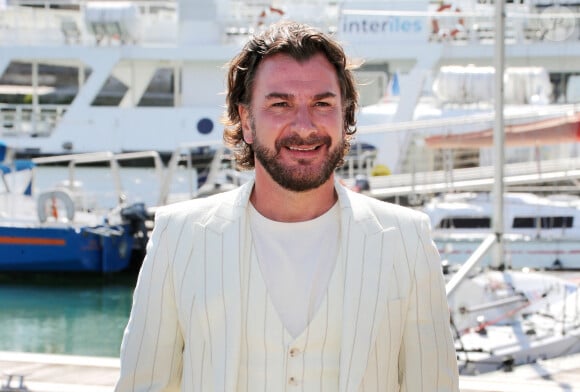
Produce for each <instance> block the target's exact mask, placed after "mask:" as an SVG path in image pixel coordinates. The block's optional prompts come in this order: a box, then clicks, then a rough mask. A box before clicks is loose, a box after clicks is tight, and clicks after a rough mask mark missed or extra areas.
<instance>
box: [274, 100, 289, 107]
mask: <svg viewBox="0 0 580 392" xmlns="http://www.w3.org/2000/svg"><path fill="white" fill-rule="evenodd" d="M272 106H274V107H286V106H288V102H285V101H280V102H274V103H272Z"/></svg>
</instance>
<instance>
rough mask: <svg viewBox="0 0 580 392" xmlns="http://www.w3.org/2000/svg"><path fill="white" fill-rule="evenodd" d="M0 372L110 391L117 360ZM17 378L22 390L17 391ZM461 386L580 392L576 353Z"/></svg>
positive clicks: (17, 356)
mask: <svg viewBox="0 0 580 392" xmlns="http://www.w3.org/2000/svg"><path fill="white" fill-rule="evenodd" d="M0 373H2V379H1V382H0V392H112V391H113V388H114V385H115V382H116V380H117V377H118V375H119V359H117V358H99V357H83V356H71V355H50V354H33V353H19V352H5V351H4V352H0ZM10 375H12V379H11V380H10V381H11V383H10V385H7V383H8V378H9V376H10ZM20 377H23V383H22V386H23V387H24V388H26V389H23V388H20V384H19V381H20V380H19V378H20ZM459 387H460V390H461V392H516V391H518V392H521V391H526V392H536V391H538V392H557V391H558V392H564V391H565V392H576V391H578V392H580V354H576V355H572V356H568V357H560V358H556V359H552V360H549V361H542V362H538V363H535V364H530V365H525V366H520V367H517V368H515V369H514V370H513V371H511V372H493V373H488V374H484V375H480V376H461V377H460V378H459Z"/></svg>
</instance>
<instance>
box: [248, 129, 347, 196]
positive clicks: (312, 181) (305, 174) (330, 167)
mask: <svg viewBox="0 0 580 392" xmlns="http://www.w3.org/2000/svg"><path fill="white" fill-rule="evenodd" d="M254 129H255V127H254V126H253V124H252V133H253V136H254V143H253V149H254V154H255V158H256V160H257V161H258V162H260V164H261V165H262V166H263V167H264V169H265V170H266V172H268V174H269V175H270V176H271V177H272V179H273V180H274V181H276V182H277V183H278V185H280V186H281V187H283V188H284V189H287V190H290V191H294V192H304V191H308V190H311V189H316V188H318V187H319V186H321V185H322V184H324V183H325V182H326V181H327V180H328V179H329V178H330V176H331V175H332V173H333V172H334V170H335V169H336V168H337V166H338V165H339V163H340V162H341V161H342V159H343V157H344V151H345V145H346V143H347V141H346V140H345V139H342V141H341V142H340V143H339V144H338V145H336V146H335V147H334V148H333V149H330V146H331V144H332V140H331V138H330V137H329V136H309V137H308V138H302V137H300V136H298V135H296V134H295V135H291V136H289V137H286V138H283V139H279V140H277V141H276V143H275V146H274V147H275V150H270V149H269V148H268V147H266V146H264V145H262V144H260V142H259V140H258V138H257V137H256V132H255V131H254ZM313 144H320V145H322V146H326V147H327V148H328V149H329V150H328V156H327V159H326V160H325V161H324V162H323V163H322V166H319V165H316V166H313V165H312V164H310V163H309V162H308V161H307V160H298V161H297V162H296V164H295V165H292V166H288V165H284V164H283V163H282V162H281V161H280V160H279V159H278V156H279V154H280V150H281V149H282V148H285V146H289V145H295V146H296V145H313Z"/></svg>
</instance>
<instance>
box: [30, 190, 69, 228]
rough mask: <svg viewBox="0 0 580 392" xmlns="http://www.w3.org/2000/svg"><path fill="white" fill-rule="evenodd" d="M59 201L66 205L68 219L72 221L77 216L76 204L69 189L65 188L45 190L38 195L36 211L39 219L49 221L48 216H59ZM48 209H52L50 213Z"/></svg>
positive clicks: (56, 217)
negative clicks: (65, 189)
mask: <svg viewBox="0 0 580 392" xmlns="http://www.w3.org/2000/svg"><path fill="white" fill-rule="evenodd" d="M57 202H60V203H59V204H61V205H64V208H65V211H66V219H67V220H68V221H69V222H71V221H72V220H73V218H74V217H75V205H74V202H73V199H72V197H71V196H70V194H69V193H68V192H67V191H64V190H54V191H48V192H43V193H41V194H40V195H38V198H37V201H36V212H37V214H38V220H39V221H40V222H41V223H44V222H46V221H47V219H48V217H49V216H51V217H53V218H54V219H55V220H56V219H58V218H59V216H58V214H59V209H58V208H57ZM47 211H50V213H48V212H47Z"/></svg>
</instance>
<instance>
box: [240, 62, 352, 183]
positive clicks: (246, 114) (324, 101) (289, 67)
mask: <svg viewBox="0 0 580 392" xmlns="http://www.w3.org/2000/svg"><path fill="white" fill-rule="evenodd" d="M342 107H343V105H342V97H341V94H340V86H339V83H338V79H337V76H336V71H335V70H334V68H333V66H332V65H331V64H330V63H329V62H328V60H327V59H326V58H325V57H324V56H323V55H322V54H318V55H315V56H313V57H312V58H310V59H309V60H306V61H304V62H301V63H299V62H297V61H296V60H294V59H293V58H292V57H290V56H287V55H284V54H278V55H274V56H272V57H269V58H267V59H265V60H263V62H262V63H261V64H260V66H259V67H258V70H257V72H256V77H255V80H254V89H253V92H252V103H251V107H250V108H247V107H244V106H240V108H239V110H240V115H241V118H242V127H243V132H244V140H245V141H246V143H249V144H252V145H253V149H254V152H255V156H256V176H258V175H261V174H260V173H261V172H265V173H267V174H269V176H270V177H271V178H272V179H273V180H274V181H276V182H277V183H278V184H279V185H281V186H282V187H284V188H286V189H289V190H292V191H296V192H300V191H305V190H310V189H314V188H317V187H319V186H320V185H322V184H323V183H325V182H326V181H328V180H329V179H330V178H331V177H332V175H333V173H334V169H335V168H336V165H337V164H338V162H339V161H340V160H341V159H342V158H343V148H344V144H345V143H346V140H345V132H344V129H343V112H342Z"/></svg>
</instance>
